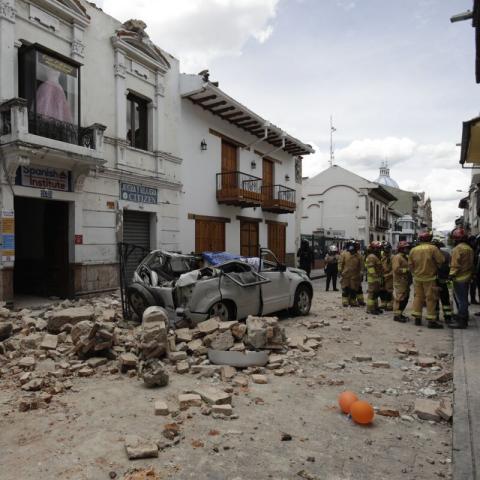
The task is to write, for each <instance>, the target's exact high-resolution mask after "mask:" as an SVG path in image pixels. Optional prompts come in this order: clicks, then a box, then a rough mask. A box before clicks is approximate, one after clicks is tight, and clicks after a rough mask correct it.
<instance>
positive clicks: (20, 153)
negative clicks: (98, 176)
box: [0, 98, 106, 191]
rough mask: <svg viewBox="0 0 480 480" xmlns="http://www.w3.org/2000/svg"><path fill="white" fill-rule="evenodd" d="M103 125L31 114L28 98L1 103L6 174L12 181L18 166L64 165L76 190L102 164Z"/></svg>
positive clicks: (0, 134) (0, 143)
mask: <svg viewBox="0 0 480 480" xmlns="http://www.w3.org/2000/svg"><path fill="white" fill-rule="evenodd" d="M105 128H106V127H104V126H103V125H100V124H93V125H91V126H89V127H86V128H81V127H77V126H75V125H73V124H70V123H67V122H62V121H59V120H56V119H53V118H51V117H47V116H44V115H38V114H37V115H34V114H33V112H30V111H29V110H28V108H27V101H26V100H24V99H22V98H13V99H10V100H7V101H6V102H4V103H1V104H0V150H1V153H2V154H3V158H4V161H5V165H6V170H7V171H6V172H5V173H6V174H7V175H8V176H10V177H11V178H12V180H13V181H15V174H16V171H17V168H18V167H19V166H20V165H40V166H44V167H53V168H65V169H68V170H70V171H71V172H72V173H73V179H74V180H73V183H74V188H75V191H77V188H80V187H81V186H82V178H84V177H85V175H88V173H89V172H90V170H91V169H95V168H97V167H100V166H102V165H103V164H105V160H104V153H103V134H104V131H105Z"/></svg>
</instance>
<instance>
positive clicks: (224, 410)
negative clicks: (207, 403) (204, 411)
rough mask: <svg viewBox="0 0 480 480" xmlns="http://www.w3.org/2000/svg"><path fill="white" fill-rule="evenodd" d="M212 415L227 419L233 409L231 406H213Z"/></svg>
mask: <svg viewBox="0 0 480 480" xmlns="http://www.w3.org/2000/svg"><path fill="white" fill-rule="evenodd" d="M212 413H214V414H215V413H216V414H218V415H225V416H226V417H229V416H230V415H231V414H232V413H233V408H232V406H231V405H213V406H212Z"/></svg>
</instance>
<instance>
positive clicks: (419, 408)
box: [414, 398, 441, 422]
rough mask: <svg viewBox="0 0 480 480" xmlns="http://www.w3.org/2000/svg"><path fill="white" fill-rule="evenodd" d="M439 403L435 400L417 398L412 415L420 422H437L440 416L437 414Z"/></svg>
mask: <svg viewBox="0 0 480 480" xmlns="http://www.w3.org/2000/svg"><path fill="white" fill-rule="evenodd" d="M439 407H440V403H439V402H438V401H435V400H427V399H425V398H417V399H416V401H415V410H414V413H416V414H417V416H418V418H421V419H422V420H432V421H434V422H438V421H440V419H441V416H440V415H439V414H438V413H437V409H438V408H439Z"/></svg>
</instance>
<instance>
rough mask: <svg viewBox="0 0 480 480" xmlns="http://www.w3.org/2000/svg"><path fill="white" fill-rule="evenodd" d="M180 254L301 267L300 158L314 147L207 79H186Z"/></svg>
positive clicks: (183, 88)
mask: <svg viewBox="0 0 480 480" xmlns="http://www.w3.org/2000/svg"><path fill="white" fill-rule="evenodd" d="M180 90H181V96H182V104H181V130H182V132H183V133H184V135H183V141H182V156H183V158H184V163H183V166H182V168H183V177H182V182H183V185H184V187H183V199H182V209H181V215H180V230H181V232H182V235H181V238H180V249H181V250H182V251H183V252H186V253H189V252H196V253H200V252H203V251H224V250H226V251H229V252H232V253H234V254H241V255H245V256H257V255H258V252H259V247H268V248H269V249H271V250H272V251H273V252H274V253H275V255H276V256H277V257H278V259H279V260H280V261H282V262H286V263H288V264H290V265H293V264H294V263H295V254H296V251H297V249H298V247H299V238H300V215H301V208H299V205H300V203H299V202H300V201H301V182H302V175H301V157H302V155H308V154H309V153H312V152H313V149H312V148H311V147H310V146H309V145H306V144H304V143H302V142H300V141H299V140H297V139H295V138H294V137H292V136H291V135H288V134H287V133H285V132H283V131H282V130H281V129H280V128H279V127H276V126H275V125H272V124H270V123H269V122H268V121H266V120H265V119H264V118H262V117H261V116H260V115H258V114H256V113H254V112H252V111H251V110H250V109H248V108H247V107H245V106H244V105H242V104H241V103H240V102H238V101H237V100H235V99H233V98H231V97H230V96H228V95H227V94H226V93H225V92H224V91H222V90H221V89H220V88H218V84H217V83H212V82H210V81H209V80H208V74H205V75H181V79H180Z"/></svg>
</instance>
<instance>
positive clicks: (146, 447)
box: [125, 435, 158, 460]
mask: <svg viewBox="0 0 480 480" xmlns="http://www.w3.org/2000/svg"><path fill="white" fill-rule="evenodd" d="M125 449H126V451H127V455H128V458H129V459H130V460H136V459H139V458H156V457H158V446H157V444H156V443H155V442H152V441H149V440H145V439H144V438H142V437H139V436H138V435H127V436H126V437H125Z"/></svg>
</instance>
